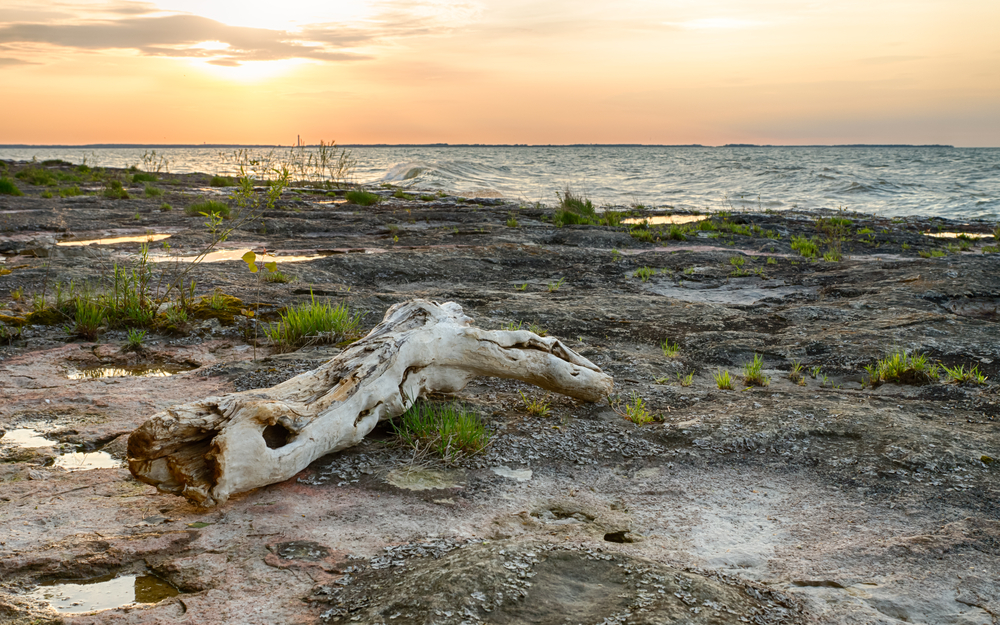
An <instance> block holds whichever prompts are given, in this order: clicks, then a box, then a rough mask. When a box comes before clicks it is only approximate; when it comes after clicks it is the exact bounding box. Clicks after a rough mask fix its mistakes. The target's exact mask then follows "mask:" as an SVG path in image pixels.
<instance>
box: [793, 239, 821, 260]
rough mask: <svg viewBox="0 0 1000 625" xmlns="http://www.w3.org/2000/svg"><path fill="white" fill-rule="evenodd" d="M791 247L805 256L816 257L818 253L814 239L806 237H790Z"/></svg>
mask: <svg viewBox="0 0 1000 625" xmlns="http://www.w3.org/2000/svg"><path fill="white" fill-rule="evenodd" d="M792 249H793V250H797V251H798V253H799V254H801V255H802V256H805V257H806V258H816V255H817V254H819V246H818V245H817V244H816V241H815V240H813V239H810V238H808V237H798V236H793V237H792Z"/></svg>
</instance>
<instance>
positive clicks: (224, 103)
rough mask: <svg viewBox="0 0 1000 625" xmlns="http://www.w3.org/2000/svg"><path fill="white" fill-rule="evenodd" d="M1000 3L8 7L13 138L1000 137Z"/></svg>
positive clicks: (4, 127)
mask: <svg viewBox="0 0 1000 625" xmlns="http://www.w3.org/2000/svg"><path fill="white" fill-rule="evenodd" d="M998 24H1000V2H998V1H997V0H905V1H902V0H900V1H897V0H837V1H835V2H834V1H830V2H827V1H819V0H818V1H807V0H799V1H790V0H739V1H737V0H659V1H653V0H616V1H614V2H610V1H607V0H601V1H598V0H468V1H453V0H425V1H412V2H407V1H402V0H353V1H343V0H280V1H275V0H269V1H268V2H260V1H258V0H218V1H212V0H162V1H155V2H127V1H111V2H106V1H97V0H65V1H58V0H57V1H54V2H38V0H31V1H23V0H0V144H4V143H7V144H9V143H27V144H86V143H245V144H281V145H289V144H293V143H295V142H296V140H297V138H298V137H299V136H301V139H302V141H303V142H305V143H318V142H319V141H320V140H325V141H331V140H335V141H337V142H338V143H340V144H345V143H352V144H357V143H437V142H444V143H527V144H565V143H647V144H688V143H700V144H704V145H720V144H725V143H758V144H778V145H802V144H831V143H911V144H925V143H943V144H952V145H958V146H972V147H978V146H991V147H995V146H1000V38H998V37H997V36H996V29H997V25H998Z"/></svg>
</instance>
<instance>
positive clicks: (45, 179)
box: [14, 167, 56, 186]
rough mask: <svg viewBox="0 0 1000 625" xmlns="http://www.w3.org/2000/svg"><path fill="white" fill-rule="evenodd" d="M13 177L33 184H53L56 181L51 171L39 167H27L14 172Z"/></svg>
mask: <svg viewBox="0 0 1000 625" xmlns="http://www.w3.org/2000/svg"><path fill="white" fill-rule="evenodd" d="M14 177H15V178H17V179H18V180H23V181H25V182H27V183H28V184H30V185H33V186H41V185H53V184H55V183H56V177H55V176H53V175H52V172H50V171H48V170H45V169H41V168H40V167H27V168H25V169H22V170H21V171H19V172H17V173H16V174H14Z"/></svg>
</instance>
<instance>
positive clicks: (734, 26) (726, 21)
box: [664, 17, 765, 30]
mask: <svg viewBox="0 0 1000 625" xmlns="http://www.w3.org/2000/svg"><path fill="white" fill-rule="evenodd" d="M664 25H665V26H673V27H675V28H683V29H685V30H742V29H744V28H755V27H757V26H764V25H765V23H764V22H759V21H755V20H741V19H733V18H729V17H709V18H702V19H696V20H688V21H686V22H664Z"/></svg>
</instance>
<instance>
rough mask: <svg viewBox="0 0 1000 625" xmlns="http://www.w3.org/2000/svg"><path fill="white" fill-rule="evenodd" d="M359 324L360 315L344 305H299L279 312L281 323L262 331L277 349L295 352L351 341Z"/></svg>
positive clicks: (323, 303) (318, 303)
mask: <svg viewBox="0 0 1000 625" xmlns="http://www.w3.org/2000/svg"><path fill="white" fill-rule="evenodd" d="M360 325H361V313H354V314H352V313H351V311H350V309H349V308H348V307H347V305H346V304H338V305H336V306H332V305H330V303H329V302H317V301H316V298H315V297H313V298H312V299H311V300H310V301H309V302H307V303H304V304H299V305H298V306H295V307H293V308H289V309H288V310H287V311H285V312H284V313H281V320H280V321H278V322H277V323H275V324H273V325H271V326H270V327H268V328H267V329H266V330H265V331H264V332H265V334H266V336H267V337H268V338H269V339H271V341H272V342H273V343H275V344H276V345H278V346H279V347H285V348H289V349H295V348H298V347H302V346H303V345H307V344H310V343H336V342H338V340H344V339H348V338H352V337H354V336H355V335H356V334H357V331H358V327H359V326H360Z"/></svg>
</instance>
